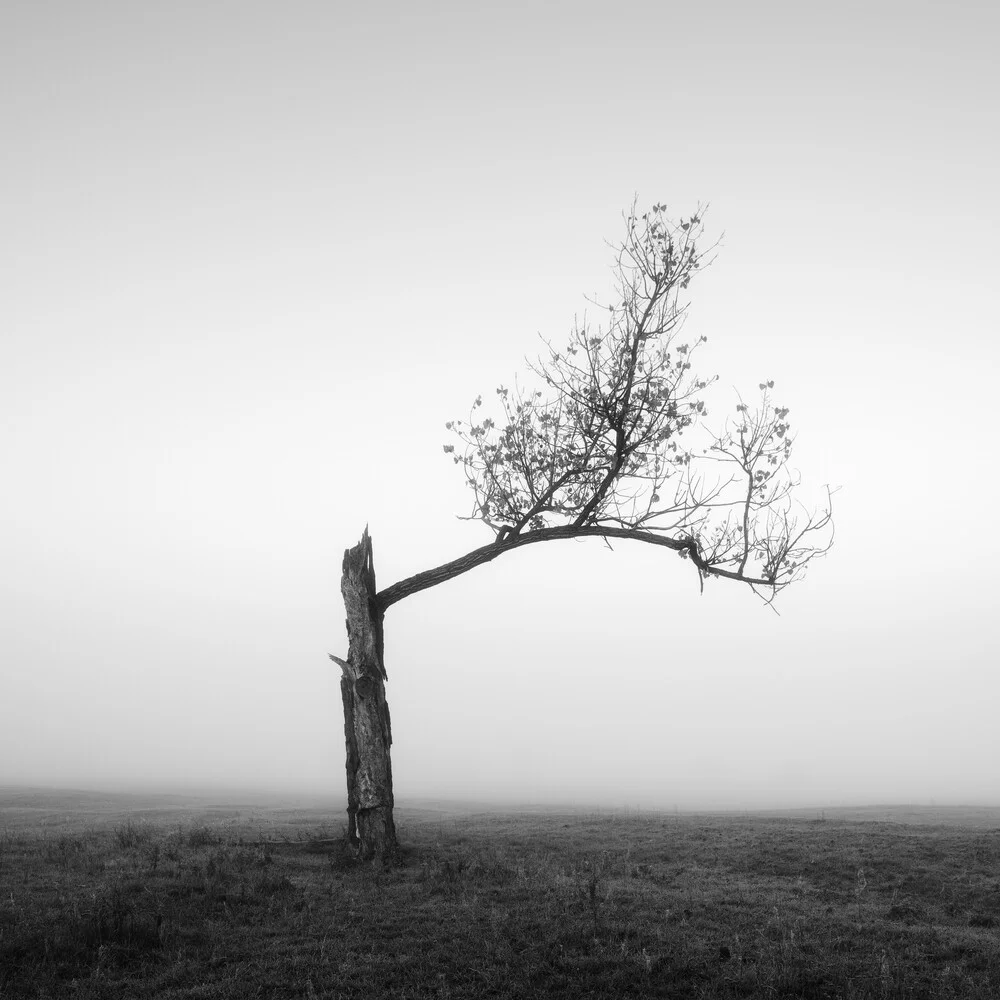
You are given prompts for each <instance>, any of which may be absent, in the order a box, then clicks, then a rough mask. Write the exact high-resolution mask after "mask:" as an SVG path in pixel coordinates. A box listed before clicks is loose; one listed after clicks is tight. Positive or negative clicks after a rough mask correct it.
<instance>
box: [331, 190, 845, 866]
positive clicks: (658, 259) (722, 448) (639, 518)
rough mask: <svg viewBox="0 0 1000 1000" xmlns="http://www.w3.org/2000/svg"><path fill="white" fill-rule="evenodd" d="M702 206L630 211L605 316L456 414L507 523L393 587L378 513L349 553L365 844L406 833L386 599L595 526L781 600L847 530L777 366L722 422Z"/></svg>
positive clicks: (344, 685) (360, 842)
mask: <svg viewBox="0 0 1000 1000" xmlns="http://www.w3.org/2000/svg"><path fill="white" fill-rule="evenodd" d="M702 215H703V213H702V212H701V211H700V210H699V211H698V212H697V213H695V214H694V215H692V216H690V217H689V218H681V219H679V220H678V221H676V222H673V221H670V220H669V219H668V217H667V215H666V206H664V205H654V206H653V208H652V209H651V210H650V211H649V212H647V213H646V214H644V215H642V216H638V215H637V214H636V211H635V206H634V205H633V208H632V211H631V212H629V213H627V214H626V215H625V217H624V218H625V236H624V238H623V240H622V241H621V243H620V244H618V245H617V246H615V247H614V250H615V260H614V267H613V273H614V292H613V296H612V297H611V301H610V302H609V303H607V304H603V303H598V302H591V305H592V307H595V308H597V309H598V311H599V312H600V313H601V314H602V316H603V321H602V322H600V323H596V324H595V323H593V322H590V321H589V320H588V319H587V318H586V317H584V318H583V319H582V320H578V321H576V322H575V323H574V326H573V329H572V332H571V334H570V338H569V342H568V344H567V346H566V347H565V348H564V349H562V350H557V349H556V348H554V347H553V346H552V345H551V344H550V343H548V342H546V343H545V350H544V353H543V356H542V357H541V358H540V359H539V360H538V361H537V362H535V363H529V371H530V373H531V374H532V375H533V376H534V377H535V378H536V379H537V387H534V388H530V389H528V388H524V387H522V386H520V385H519V384H515V385H514V386H513V387H505V386H501V387H500V388H498V389H497V390H496V396H497V404H498V408H497V410H496V411H495V413H496V418H494V417H489V416H485V415H482V414H483V411H484V406H483V400H482V397H481V396H480V397H477V398H476V400H475V402H474V403H473V405H472V410H471V413H470V415H469V418H468V419H467V420H465V421H461V420H456V421H451V422H449V423H448V424H447V425H446V426H447V428H448V430H450V431H451V432H452V434H453V440H454V441H455V442H457V443H452V444H446V445H445V446H444V450H445V452H446V453H447V454H448V455H449V456H451V457H452V459H453V461H454V462H455V463H456V464H457V465H458V466H460V467H461V469H462V471H463V473H464V474H465V478H466V481H467V483H468V485H469V488H470V490H471V491H472V495H473V506H472V513H471V515H470V516H469V519H475V520H481V521H483V522H484V523H485V524H486V525H488V526H489V528H490V529H491V530H492V531H493V533H494V540H493V541H492V542H491V543H490V544H488V545H484V546H482V547H481V548H477V549H474V550H473V551H471V552H469V553H467V554H466V555H464V556H462V557H461V558H459V559H455V560H453V561H451V562H448V563H445V564H444V565H442V566H438V567H436V568H435V569H430V570H426V571H425V572H423V573H418V574H416V575H415V576H412V577H409V578H408V579H406V580H402V581H400V582H399V583H395V584H393V585H392V586H390V587H387V588H386V589H385V590H382V591H379V590H377V588H376V585H375V572H374V563H373V558H372V547H371V539H370V537H369V535H368V530H367V528H366V529H365V533H364V535H363V536H362V539H361V541H360V543H359V544H358V545H356V546H355V547H354V548H352V549H349V550H347V552H345V554H344V573H343V579H342V582H341V591H342V593H343V596H344V602H345V605H346V608H347V632H348V637H349V652H348V656H347V659H346V660H343V659H340V658H339V657H331V658H332V659H334V660H335V661H336V662H337V663H338V664H340V666H341V667H342V669H343V678H342V680H341V693H342V695H343V702H344V724H345V733H346V738H347V791H348V820H349V830H348V832H349V837H350V839H351V841H352V843H353V844H354V845H355V846H356V847H357V848H358V850H359V853H360V854H361V855H362V856H363V857H371V856H374V855H377V854H381V853H384V852H386V851H391V850H393V849H394V848H395V844H396V839H395V828H394V825H393V819H392V806H393V797H392V771H391V765H390V757H389V747H390V744H391V742H392V735H391V728H390V721H389V708H388V705H387V703H386V699H385V685H384V682H385V679H386V673H385V665H384V662H383V644H382V626H383V618H384V615H385V612H386V610H387V609H388V608H389V607H391V606H392V605H393V604H395V603H396V602H397V601H400V600H402V599H403V598H404V597H409V596H410V595H412V594H416V593H418V592H419V591H421V590H426V589H427V588H428V587H433V586H436V585H437V584H439V583H443V582H444V581H446V580H450V579H452V578H453V577H456V576H458V575H460V574H461V573H465V572H468V571H469V570H470V569H473V568H474V567H476V566H479V565H481V564H483V563H486V562H490V561H491V560H493V559H496V558H497V557H498V556H500V555H502V554H504V553H505V552H509V551H511V550H513V549H516V548H520V547H521V546H523V545H529V544H533V543H535V542H546V541H555V540H557V539H561V538H583V537H589V536H595V537H599V538H603V539H605V540H608V539H614V538H624V539H634V540H636V541H641V542H647V543H650V544H652V545H660V546H663V547H664V548H667V549H672V550H674V551H675V552H676V553H678V555H680V556H681V558H683V559H687V560H689V561H690V562H691V563H693V565H694V567H695V569H696V571H697V574H698V579H699V584H700V586H701V587H702V588H704V583H705V580H706V579H708V578H711V577H719V578H722V579H727V580H735V581H738V582H740V583H743V584H746V585H747V586H748V587H750V588H751V589H752V590H753V591H754V592H755V593H756V594H758V595H759V596H760V597H761V598H762V599H763V600H764V601H765V602H766V603H767V604H768V605H770V606H773V602H774V599H775V598H776V597H777V595H778V594H779V593H780V592H781V591H782V590H783V589H784V588H785V587H787V586H789V584H791V583H793V582H795V581H796V580H798V579H800V578H801V577H802V575H803V573H804V572H805V569H806V567H807V565H808V564H809V563H810V562H811V561H812V560H813V559H815V558H817V557H819V556H822V555H824V554H825V553H826V552H827V551H828V550H829V548H830V546H831V544H832V540H833V524H832V506H831V503H830V499H831V497H830V492H829V490H827V495H826V503H825V505H824V506H822V507H821V508H819V509H818V510H814V511H810V510H808V509H806V508H805V507H803V506H802V505H801V504H800V503H799V502H798V501H797V499H796V496H795V493H796V487H797V486H798V480H797V477H796V475H795V474H794V473H793V472H792V470H791V469H790V467H789V459H790V456H791V451H792V435H791V432H790V425H789V421H788V409H787V407H783V406H779V405H776V404H775V403H774V401H773V399H772V395H771V393H772V390H773V388H774V383H773V382H771V381H766V382H761V383H759V385H758V393H759V395H758V398H757V401H756V402H755V403H753V404H748V403H746V402H744V401H743V399H742V398H738V399H737V402H736V404H735V410H734V411H732V412H731V414H730V416H729V418H728V419H726V420H725V421H724V422H723V423H722V424H721V426H718V427H716V428H715V429H714V430H713V429H710V427H709V425H708V422H707V417H708V407H707V405H706V398H705V397H706V390H708V388H709V386H710V384H711V382H713V381H714V379H711V380H708V379H704V378H700V377H699V376H698V375H697V374H695V371H694V369H693V367H692V357H693V356H694V354H695V353H696V351H697V350H698V348H699V347H700V346H701V344H703V343H704V342H705V340H706V338H705V337H699V338H698V339H697V340H696V341H695V342H694V343H690V342H688V341H686V340H684V338H683V337H682V331H683V326H684V320H685V316H686V313H687V303H686V301H684V300H683V298H682V296H683V293H684V292H685V291H686V290H687V288H688V286H689V285H690V283H691V281H692V279H693V278H694V277H695V276H696V274H697V272H698V270H699V269H700V268H702V267H704V266H705V265H707V264H708V263H710V261H711V256H712V254H713V253H714V252H715V248H716V247H715V245H712V246H709V247H708V248H706V249H702V246H701V243H702V240H703V237H704V226H703V221H702Z"/></svg>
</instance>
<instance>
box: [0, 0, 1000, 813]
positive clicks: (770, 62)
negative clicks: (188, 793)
mask: <svg viewBox="0 0 1000 1000" xmlns="http://www.w3.org/2000/svg"><path fill="white" fill-rule="evenodd" d="M998 30H1000V14H998V13H997V11H996V9H995V8H993V7H990V6H989V5H986V4H981V3H967V2H966V3H963V2H959V3H953V4H947V5H945V4H914V3H898V4H897V3H880V2H875V3H872V2H867V3H864V4H847V5H844V4H827V5H819V4H807V3H786V4H777V3H764V4H754V5H746V4H737V3H730V4H699V5H694V4H683V5H681V4H663V3H655V4H654V3H648V4H631V5H630V4H627V3H617V4H613V5H612V4H606V3H602V4H591V3H573V4H569V3H566V4H545V3H533V4H530V5H523V6H522V5H517V4H515V5H511V4H506V5H503V6H496V5H493V6H491V7H490V8H489V9H487V8H486V5H478V4H458V3H455V4H439V3H418V4H411V3H407V4H402V3H385V4H378V5H372V4H369V5H364V8H363V9H362V5H357V6H356V7H355V8H351V7H348V5H346V4H342V3H332V4H331V3H319V2H310V3H305V2H299V3H296V2H286V3H280V4H279V3H253V2H240V3H236V2H230V3H217V2H208V3H197V4H195V3H171V4H154V3H144V2H139V3H136V2H129V3H126V2H118V3H112V2H108V3H102V4H76V3H70V2H68V0H66V2H51V3H48V2H38V0H31V2H28V0H8V2H6V3H4V4H3V6H2V8H0V134H2V135H3V154H2V157H0V182H2V192H3V194H2V201H0V212H2V217H0V282H2V287H3V294H2V296H0V321H2V322H0V330H2V337H3V351H2V361H0V468H2V470H3V489H2V492H0V551H2V562H0V588H2V595H0V596H2V604H0V657H2V661H0V784H10V783H39V784H56V785H64V786H76V787H91V788H111V787H120V786H123V785H127V786H132V787H167V786H180V785H192V784H194V785H199V786H223V785H226V786H240V787H252V788H262V789H274V790H281V791H287V790H292V791H294V790H302V791H306V790H308V791H331V792H335V793H337V794H342V793H343V788H344V738H343V715H342V708H341V703H340V693H339V673H340V671H339V669H338V668H337V667H336V666H335V665H334V664H332V663H331V662H330V661H329V660H328V659H327V653H329V652H332V653H335V654H337V655H340V656H343V655H345V654H346V650H347V639H346V635H345V633H344V613H343V606H342V603H341V599H340V593H339V579H340V564H341V559H342V556H343V551H344V549H345V548H346V547H348V546H350V545H353V544H354V543H355V542H356V541H357V540H358V538H359V537H360V534H361V532H362V530H363V528H364V527H365V525H366V524H368V525H369V527H370V531H371V534H372V537H373V540H374V547H375V565H376V571H377V574H378V578H379V583H380V585H381V586H386V585H388V584H390V583H393V582H395V581H396V580H398V579H401V578H403V577H405V576H409V575H411V574H412V573H415V572H418V571H420V570H423V569H427V568H430V567H432V566H435V565H438V564H439V563H442V562H445V561H447V560H449V559H452V558H454V557H456V556H459V555H461V554H463V553H464V552H466V551H468V550H470V549H473V548H476V547H478V546H479V545H482V544H485V543H486V542H487V541H489V540H490V538H491V537H492V536H491V534H490V532H489V530H488V529H487V528H486V527H485V526H483V525H482V524H479V523H477V522H470V521H460V520H458V519H457V518H456V516H455V515H457V514H463V515H464V514H467V513H468V512H469V507H470V504H471V496H470V495H468V493H467V490H466V488H465V486H464V485H463V483H462V480H461V476H460V474H459V472H458V471H457V470H456V469H455V467H454V466H453V465H452V464H451V463H450V462H449V461H448V459H447V457H446V456H445V455H444V454H443V453H442V449H441V445H442V444H443V443H444V442H445V441H447V440H448V434H447V432H446V431H445V429H444V424H445V422H446V421H447V420H451V419H454V418H456V417H458V418H461V417H464V416H465V415H466V413H467V412H468V407H469V404H470V402H471V401H472V400H473V399H474V398H475V397H476V395H477V394H479V393H483V394H484V396H485V397H487V398H488V397H489V396H491V395H493V389H494V388H495V387H496V386H498V385H500V384H501V383H504V384H510V382H511V381H512V379H513V376H514V374H515V373H518V372H523V371H524V370H525V365H524V358H525V357H526V356H529V357H535V356H536V355H537V354H538V351H539V347H540V341H539V340H538V335H539V333H541V334H542V335H543V336H545V337H546V338H551V339H552V340H553V341H557V342H558V341H562V340H563V339H564V338H565V337H566V336H567V334H568V332H569V329H570V326H571V324H572V321H573V317H574V315H576V314H582V312H583V310H584V308H585V306H586V302H585V299H584V295H586V294H598V295H601V296H602V297H603V296H604V295H606V294H607V292H608V291H609V289H610V270H609V265H610V263H611V254H610V251H609V250H608V248H607V246H606V244H605V241H606V240H610V241H614V240H615V239H617V238H618V237H619V235H620V234H621V232H622V221H621V213H622V211H623V210H625V209H626V208H627V207H628V206H629V205H630V203H631V201H632V198H633V196H637V197H638V199H639V203H640V206H642V205H647V206H648V205H651V204H653V203H654V202H665V203H666V204H667V205H668V206H669V210H670V212H671V213H672V214H673V215H675V216H676V215H686V214H690V213H691V212H692V211H693V210H694V209H695V207H696V206H697V204H698V203H706V202H707V203H710V205H711V208H710V211H709V214H708V219H707V223H708V229H709V232H710V233H712V234H713V235H716V236H721V235H722V234H723V233H724V238H723V245H722V247H721V251H720V255H719V258H718V261H717V262H716V264H715V265H714V266H713V267H712V268H711V269H710V270H709V271H707V272H705V273H704V274H702V275H701V276H700V278H699V280H698V281H696V282H695V283H693V284H692V286H691V288H690V297H691V311H690V319H689V327H688V329H689V330H690V331H691V332H692V334H696V335H700V334H706V335H707V336H708V338H709V342H708V344H707V347H706V348H705V349H704V350H703V353H702V354H701V357H700V362H699V368H700V370H702V371H703V372H705V373H706V374H718V375H719V379H720V382H719V385H720V387H721V388H722V389H724V390H725V391H726V392H730V391H731V390H732V389H733V388H737V389H742V390H744V391H747V390H752V389H753V388H754V387H755V386H756V384H757V383H758V382H759V381H761V380H764V379H774V380H775V382H776V386H777V387H776V390H775V395H776V398H779V399H780V400H781V401H782V402H783V404H784V405H787V406H789V407H790V408H791V419H792V421H793V429H794V430H795V432H796V434H797V435H798V437H797V444H796V452H795V455H794V461H793V464H794V465H795V467H796V468H798V469H799V470H801V473H802V477H803V480H804V484H805V487H806V488H807V490H806V496H807V497H812V498H814V499H820V498H821V497H822V486H823V484H825V483H830V484H831V485H833V486H839V487H841V489H840V492H839V493H838V494H837V496H836V498H835V500H836V522H837V539H836V545H835V547H834V549H833V551H832V553H831V554H830V556H829V557H828V558H827V559H826V560H824V561H823V562H820V563H818V564H816V565H815V566H814V568H813V569H812V570H811V572H810V574H809V576H808V577H807V578H806V580H805V581H804V582H803V583H801V584H799V585H798V586H796V587H794V588H792V589H791V590H789V591H787V592H786V593H785V594H784V595H783V596H782V597H781V598H780V599H779V604H778V607H779V610H780V612H781V616H780V617H778V616H776V615H774V614H773V613H771V612H770V611H768V610H767V609H765V608H763V607H762V606H761V604H760V602H759V601H758V600H756V599H755V598H754V597H753V595H752V594H751V593H750V592H749V591H747V590H744V589H742V588H739V587H737V586H736V585H733V584H726V583H723V582H721V581H712V582H709V583H708V584H707V585H706V590H705V593H704V595H700V594H699V590H698V585H697V579H696V576H695V574H694V572H693V569H692V567H691V565H690V563H686V562H682V561H680V560H679V559H677V558H676V557H673V556H672V555H671V554H670V553H667V552H664V551H663V550H661V549H656V548H653V547H651V546H642V545H638V544H633V545H631V546H629V545H627V544H624V543H623V544H620V545H615V551H614V552H613V553H612V552H609V551H608V550H607V548H605V547H604V546H602V545H601V544H600V543H599V542H597V541H596V540H592V541H587V542H580V543H572V542H570V543H557V544H553V545H545V546H532V547H529V548H527V549H522V550H520V551H517V552H514V553H511V554H510V555H508V556H506V557H503V558H501V559H499V560H497V561H495V562H493V563H491V564H489V565H487V566H484V567H480V568H479V569H477V570H475V571H474V572H472V573H470V574H468V575H467V576H464V577H461V578H459V579H457V580H453V581H451V582H449V583H446V584H444V585H442V586H440V587H437V588H435V589H432V590H430V591H426V592H424V593H421V594H418V595H416V596H414V597H412V598H410V599H408V600H406V601H404V602H403V603H401V604H399V605H396V606H394V607H393V608H392V609H390V611H389V612H388V614H387V616H386V666H387V669H388V674H389V684H388V688H387V691H388V697H389V703H390V707H391V711H392V719H393V733H394V738H395V743H394V747H393V768H394V776H395V785H396V796H397V801H398V802H405V801H406V800H407V798H408V797H415V796H421V795H427V794H435V795H451V796H459V795H473V796H476V797H478V798H490V797H499V798H506V799H512V800H513V799H516V800H521V801H536V802H546V801H560V802H578V803H599V804H605V805H609V806H622V805H632V804H639V805H647V806H661V807H666V808H670V807H673V806H679V807H681V808H697V807H702V806H733V807H739V808H742V807H752V806H781V805H825V804H830V805H832V804H837V803H852V804H863V803H872V802H919V803H924V802H931V801H935V802H938V803H944V802H983V803H991V804H994V805H997V804H1000V772H998V770H997V767H996V764H997V761H998V760H1000V725H998V724H997V715H998V711H1000V708H998V706H1000V662H998V660H1000V656H998V652H1000V640H998V626H997V618H996V608H997V605H998V602H997V590H998V588H997V584H996V583H995V580H994V577H993V574H994V572H995V567H996V565H997V557H998V555H1000V545H998V541H997V534H996V532H995V531H993V526H992V521H991V517H992V503H993V501H994V499H995V497H996V495H997V490H998V487H1000V475H998V472H997V454H996V453H997V447H996V443H995V433H994V431H993V426H992V425H993V423H994V422H995V419H996V416H995V413H996V387H995V381H996V378H997V375H998V373H1000V347H998V337H997V325H998V324H997V306H996V282H997V278H996V275H997V273H998V271H1000V249H998V241H997V235H996V234H997V231H998V229H1000V196H998V194H997V186H996V174H997V163H998V155H997V154H998V144H1000V115H998V103H1000V102H998V95H1000V70H998V68H997V61H996V55H995V41H996V38H997V36H998ZM717 412H718V413H719V415H720V416H721V415H722V410H721V409H720V410H718V411H717ZM810 491H811V492H810Z"/></svg>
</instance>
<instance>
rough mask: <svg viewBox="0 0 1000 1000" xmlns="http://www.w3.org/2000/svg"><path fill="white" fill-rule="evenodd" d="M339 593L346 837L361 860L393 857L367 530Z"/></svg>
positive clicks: (386, 731)
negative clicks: (344, 645)
mask: <svg viewBox="0 0 1000 1000" xmlns="http://www.w3.org/2000/svg"><path fill="white" fill-rule="evenodd" d="M340 592H341V594H343V597H344V607H345V609H346V611H347V638H348V643H349V647H348V653H347V660H346V661H345V660H341V659H339V658H338V657H332V656H331V659H333V660H335V661H336V662H337V663H339V664H340V667H341V669H342V670H343V676H342V678H341V681H340V693H341V696H342V698H343V702H344V736H345V739H346V742H347V819H348V836H349V838H350V841H351V843H352V844H353V845H354V846H355V847H356V848H357V850H358V853H359V855H360V856H361V857H362V858H366V859H367V858H372V857H376V856H383V855H386V854H390V853H392V852H393V851H394V850H395V848H396V827H395V824H394V823H393V818H392V806H393V798H392V765H391V763H390V758H389V747H390V746H391V745H392V728H391V725H390V721H389V706H388V704H387V703H386V700H385V680H386V673H385V664H384V662H383V659H382V617H383V612H382V611H381V610H380V609H379V607H378V604H377V602H376V599H375V597H376V593H377V591H376V588H375V566H374V561H373V558H372V541H371V538H370V537H369V535H368V529H367V528H365V532H364V534H363V535H362V536H361V541H360V542H359V543H358V544H357V545H355V546H354V547H353V548H351V549H347V551H346V552H345V553H344V572H343V576H342V577H341V581H340Z"/></svg>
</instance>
